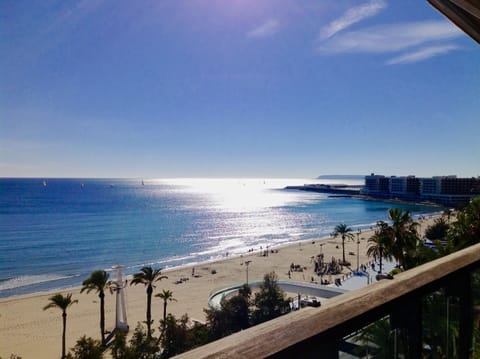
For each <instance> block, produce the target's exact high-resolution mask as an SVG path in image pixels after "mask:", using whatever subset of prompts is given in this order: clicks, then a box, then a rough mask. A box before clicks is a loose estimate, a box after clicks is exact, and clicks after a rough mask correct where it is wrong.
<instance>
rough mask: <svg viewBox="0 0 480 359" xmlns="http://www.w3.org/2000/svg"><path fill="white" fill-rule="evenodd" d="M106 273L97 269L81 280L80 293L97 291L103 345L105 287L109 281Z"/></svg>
mask: <svg viewBox="0 0 480 359" xmlns="http://www.w3.org/2000/svg"><path fill="white" fill-rule="evenodd" d="M108 277H109V275H108V273H107V272H106V271H104V270H97V271H95V272H93V273H92V274H91V275H90V277H89V278H87V279H86V280H84V281H83V283H82V285H83V287H82V289H81V290H80V293H82V292H83V291H85V290H86V291H87V293H90V291H92V290H94V291H95V292H97V293H98V297H99V298H100V333H101V336H102V345H105V289H107V288H109V284H110V283H109V281H108Z"/></svg>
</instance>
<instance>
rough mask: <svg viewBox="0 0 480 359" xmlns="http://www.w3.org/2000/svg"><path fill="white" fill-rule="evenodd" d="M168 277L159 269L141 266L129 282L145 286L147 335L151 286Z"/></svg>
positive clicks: (149, 323)
mask: <svg viewBox="0 0 480 359" xmlns="http://www.w3.org/2000/svg"><path fill="white" fill-rule="evenodd" d="M165 278H168V277H167V276H165V275H162V272H161V269H153V268H152V267H150V266H145V267H143V268H142V269H141V270H140V272H139V273H135V274H134V275H133V279H132V281H131V282H130V285H133V284H135V285H137V284H143V285H145V286H146V287H147V337H149V338H150V337H151V336H152V330H151V325H152V293H153V288H155V286H154V284H153V283H155V282H158V281H159V280H162V279H165Z"/></svg>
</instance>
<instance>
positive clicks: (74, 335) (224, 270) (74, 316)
mask: <svg viewBox="0 0 480 359" xmlns="http://www.w3.org/2000/svg"><path fill="white" fill-rule="evenodd" d="M433 220H434V217H430V218H428V219H424V220H422V221H420V228H419V229H420V230H424V229H425V228H427V226H428V225H429V224H430V223H433ZM354 233H355V240H354V241H346V244H345V253H346V259H347V260H348V261H350V263H351V265H352V268H353V269H356V265H357V254H356V253H357V243H356V238H357V235H356V232H354ZM372 234H373V231H371V230H369V231H362V233H361V234H360V235H359V238H360V244H359V262H360V264H362V263H367V262H368V261H370V260H371V258H367V256H366V249H367V241H368V238H369V237H370V236H371V235H372ZM273 249H274V251H273V253H272V249H271V248H270V250H269V253H268V256H265V255H263V253H264V251H265V248H263V250H262V251H260V248H255V251H254V252H253V253H247V254H244V255H242V256H237V257H226V258H224V259H222V260H218V261H215V262H206V263H199V264H195V265H193V266H185V267H182V268H179V269H172V270H165V271H163V272H162V273H163V274H165V275H167V276H168V279H164V280H162V281H160V282H157V286H156V289H155V293H159V292H161V290H162V289H168V290H171V291H172V292H173V296H174V298H175V299H176V300H177V301H176V302H175V301H174V302H169V304H168V308H167V310H168V312H169V313H172V314H174V315H175V316H177V317H180V316H181V315H183V314H184V313H187V314H188V315H189V317H190V319H195V320H199V321H202V322H203V321H204V320H205V315H204V312H203V309H204V308H207V306H208V297H209V294H210V292H211V291H212V290H214V289H216V288H221V287H224V286H228V285H231V284H235V283H242V282H244V281H245V280H246V265H245V262H246V261H251V262H250V264H249V268H248V275H249V281H255V280H262V278H263V275H264V274H265V273H268V272H271V271H275V273H276V274H277V275H278V277H279V279H284V280H288V279H289V276H288V272H289V269H290V264H291V263H294V264H299V265H301V266H302V267H306V270H304V271H303V272H292V273H291V279H292V280H296V281H305V282H311V278H312V276H313V277H314V279H315V280H316V281H319V280H320V278H319V277H317V276H316V275H315V273H314V263H313V261H312V257H314V256H316V255H318V254H319V253H323V254H324V257H325V260H326V261H330V259H331V258H332V257H335V258H336V259H341V257H342V246H341V238H335V239H334V238H322V239H318V240H314V241H303V242H299V243H295V244H290V245H287V246H283V247H275V248H273ZM277 250H278V251H277ZM192 267H194V268H195V274H196V276H192ZM95 269H96V268H92V271H93V270H95ZM212 271H216V273H215V274H212ZM348 272H349V270H348V269H347V268H344V273H345V274H346V273H348ZM340 277H341V276H340ZM181 278H188V280H184V281H183V282H182V283H180V284H177V282H178V281H179V280H180V279H181ZM145 289H146V288H145V287H144V286H130V285H129V286H128V287H127V290H126V302H127V318H128V324H129V325H130V328H134V327H135V326H136V324H137V322H141V321H144V320H145V307H146V293H145ZM66 293H73V299H78V301H79V303H78V304H74V305H73V306H72V307H70V308H69V310H68V318H67V348H71V347H73V346H74V345H75V342H76V341H77V339H78V338H80V337H81V336H83V335H87V336H91V337H93V338H96V339H98V338H99V336H100V335H99V307H100V306H99V302H98V297H97V295H96V294H95V293H94V292H91V293H90V294H86V293H81V294H80V289H79V288H78V289H70V290H67V291H66ZM51 295H52V293H37V294H32V295H28V296H22V297H14V298H7V299H3V300H0V357H2V358H4V359H5V358H9V357H10V354H12V353H14V354H17V355H19V356H21V357H22V358H23V359H30V358H36V359H51V358H57V357H60V352H61V332H62V318H61V312H60V310H58V309H49V310H47V311H44V310H43V307H44V306H45V305H46V304H47V303H48V298H49V297H50V296H51ZM331 300H334V299H331ZM105 301H106V308H105V309H106V327H107V330H111V329H113V326H114V323H115V297H114V296H113V295H110V294H107V295H106V298H105ZM152 302H153V304H152V317H153V318H154V325H153V327H154V328H158V324H159V320H160V318H161V316H162V310H163V309H162V308H163V303H162V302H161V300H160V299H159V298H153V301H152Z"/></svg>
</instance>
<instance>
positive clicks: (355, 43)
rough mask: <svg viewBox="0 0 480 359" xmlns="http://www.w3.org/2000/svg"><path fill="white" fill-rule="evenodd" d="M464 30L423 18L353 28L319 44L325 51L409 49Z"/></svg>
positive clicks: (389, 50) (373, 51) (460, 34)
mask: <svg viewBox="0 0 480 359" xmlns="http://www.w3.org/2000/svg"><path fill="white" fill-rule="evenodd" d="M462 34H463V33H462V32H461V31H460V30H458V29H457V28H456V27H455V26H454V25H452V24H451V23H449V22H447V21H443V20H442V21H422V22H411V23H403V24H394V25H380V26H374V27H369V28H365V29H361V30H358V31H350V32H346V33H342V34H338V35H337V36H335V37H333V38H331V39H328V40H327V41H323V42H321V43H319V45H318V47H317V49H318V51H320V52H321V53H382V52H396V51H401V50H405V49H407V48H409V47H413V46H419V45H422V44H427V43H431V42H438V41H444V40H450V39H453V38H456V37H459V36H462Z"/></svg>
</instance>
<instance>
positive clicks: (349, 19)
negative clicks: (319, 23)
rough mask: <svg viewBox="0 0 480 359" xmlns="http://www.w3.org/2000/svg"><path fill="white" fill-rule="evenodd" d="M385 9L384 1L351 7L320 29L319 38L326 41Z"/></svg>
mask: <svg viewBox="0 0 480 359" xmlns="http://www.w3.org/2000/svg"><path fill="white" fill-rule="evenodd" d="M386 7H387V3H386V2H385V1H384V0H371V1H369V2H368V3H366V4H363V5H359V6H355V7H352V8H350V9H348V10H347V11H346V12H345V13H344V14H343V15H342V16H340V17H339V18H338V19H336V20H334V21H332V22H330V23H329V24H328V25H327V26H325V27H324V28H322V29H321V31H320V38H321V39H328V38H330V37H332V36H333V35H335V34H336V33H338V32H340V31H342V30H345V29H346V28H348V27H350V26H351V25H353V24H355V23H357V22H360V21H362V20H364V19H367V18H369V17H372V16H375V15H376V14H378V13H379V12H380V11H382V10H383V9H384V8H386Z"/></svg>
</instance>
